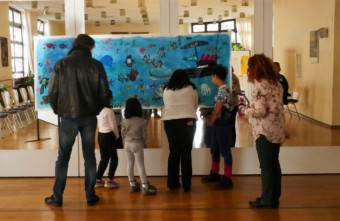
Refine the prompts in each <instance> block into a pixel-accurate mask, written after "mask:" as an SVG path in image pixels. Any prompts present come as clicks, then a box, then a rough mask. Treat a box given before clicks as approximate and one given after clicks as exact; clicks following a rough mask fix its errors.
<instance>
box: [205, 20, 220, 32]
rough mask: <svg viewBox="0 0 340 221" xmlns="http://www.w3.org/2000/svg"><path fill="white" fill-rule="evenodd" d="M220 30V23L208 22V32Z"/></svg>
mask: <svg viewBox="0 0 340 221" xmlns="http://www.w3.org/2000/svg"><path fill="white" fill-rule="evenodd" d="M218 30H219V24H218V23H217V22H215V23H208V24H207V32H211V31H212V32H217V31H218Z"/></svg>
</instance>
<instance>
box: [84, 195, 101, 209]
mask: <svg viewBox="0 0 340 221" xmlns="http://www.w3.org/2000/svg"><path fill="white" fill-rule="evenodd" d="M99 199H100V198H99V196H97V195H94V196H93V197H91V198H90V199H88V200H87V205H88V206H94V205H96V204H97V203H98V202H99Z"/></svg>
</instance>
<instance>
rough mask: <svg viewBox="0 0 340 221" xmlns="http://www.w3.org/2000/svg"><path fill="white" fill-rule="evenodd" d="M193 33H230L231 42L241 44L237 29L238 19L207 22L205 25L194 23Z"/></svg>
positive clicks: (192, 26)
mask: <svg viewBox="0 0 340 221" xmlns="http://www.w3.org/2000/svg"><path fill="white" fill-rule="evenodd" d="M191 30H192V33H198V32H200V33H202V32H230V33H231V41H232V42H234V43H239V40H238V39H239V37H238V33H237V28H236V19H229V20H223V21H220V22H205V23H192V24H191Z"/></svg>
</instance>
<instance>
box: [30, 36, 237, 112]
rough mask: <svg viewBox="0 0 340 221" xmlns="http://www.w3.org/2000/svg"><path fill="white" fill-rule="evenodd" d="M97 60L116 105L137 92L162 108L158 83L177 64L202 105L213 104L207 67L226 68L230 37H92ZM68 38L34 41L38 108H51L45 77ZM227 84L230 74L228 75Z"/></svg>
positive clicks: (64, 52)
mask: <svg viewBox="0 0 340 221" xmlns="http://www.w3.org/2000/svg"><path fill="white" fill-rule="evenodd" d="M92 37H93V38H94V39H95V42H96V47H95V48H94V49H93V51H92V55H93V57H94V58H95V59H97V60H99V61H101V62H102V63H103V65H104V68H105V71H106V73H107V77H108V80H109V84H110V88H111V90H112V92H113V105H114V107H121V106H123V105H124V102H125V100H126V99H127V98H129V97H132V96H137V97H138V98H139V99H140V101H141V103H142V104H143V107H144V108H154V107H162V106H163V101H162V88H163V86H164V85H165V83H166V82H167V81H168V80H169V78H170V76H171V74H172V73H173V72H174V71H175V70H176V69H185V70H186V71H187V73H188V75H189V76H190V77H191V80H192V81H193V82H194V83H195V85H196V86H197V89H198V93H199V97H200V105H201V106H212V105H213V102H214V101H213V98H214V95H215V93H216V91H217V88H216V87H215V86H214V85H213V84H212V83H211V79H210V75H211V67H212V66H213V65H214V64H216V63H217V64H223V65H225V66H226V67H227V68H230V53H231V49H230V45H231V43H230V36H229V35H226V34H213V35H185V36H170V37H165V36H157V37H151V36H137V37H136V36H134V37H116V36H92ZM73 39H74V38H71V37H58V38H57V37H42V38H37V39H36V42H35V52H36V53H35V54H36V59H35V63H36V73H37V74H36V79H35V90H36V93H35V94H36V108H37V109H38V110H39V109H45V108H49V104H48V99H47V94H48V92H47V90H48V88H47V85H48V80H49V78H50V76H51V73H52V72H53V67H54V65H55V63H56V62H57V61H58V60H59V59H61V58H63V57H65V56H66V55H67V53H68V52H69V50H70V49H71V47H72V42H73ZM227 81H228V82H227V83H230V79H227Z"/></svg>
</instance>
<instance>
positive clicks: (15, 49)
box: [9, 8, 24, 78]
mask: <svg viewBox="0 0 340 221" xmlns="http://www.w3.org/2000/svg"><path fill="white" fill-rule="evenodd" d="M9 32H10V38H11V54H12V57H11V59H12V75H13V78H20V77H24V40H23V25H22V14H21V12H20V11H19V10H16V9H13V8H9Z"/></svg>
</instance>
